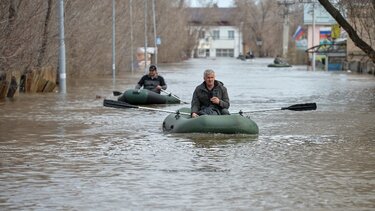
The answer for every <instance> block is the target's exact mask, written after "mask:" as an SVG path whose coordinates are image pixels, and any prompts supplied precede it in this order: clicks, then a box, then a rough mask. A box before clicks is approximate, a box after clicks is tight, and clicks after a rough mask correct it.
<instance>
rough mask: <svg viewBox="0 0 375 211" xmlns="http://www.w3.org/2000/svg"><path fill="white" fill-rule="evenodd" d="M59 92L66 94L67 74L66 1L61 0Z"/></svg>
mask: <svg viewBox="0 0 375 211" xmlns="http://www.w3.org/2000/svg"><path fill="white" fill-rule="evenodd" d="M58 4H59V7H58V8H59V38H60V48H59V90H60V93H62V94H66V72H65V31H64V0H59V2H58Z"/></svg>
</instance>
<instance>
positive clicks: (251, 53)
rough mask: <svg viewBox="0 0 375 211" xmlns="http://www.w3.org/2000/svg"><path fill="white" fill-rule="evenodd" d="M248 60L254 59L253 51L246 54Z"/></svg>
mask: <svg viewBox="0 0 375 211" xmlns="http://www.w3.org/2000/svg"><path fill="white" fill-rule="evenodd" d="M246 59H254V54H253V52H252V51H251V50H250V51H248V52H247V53H246Z"/></svg>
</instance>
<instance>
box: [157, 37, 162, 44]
mask: <svg viewBox="0 0 375 211" xmlns="http://www.w3.org/2000/svg"><path fill="white" fill-rule="evenodd" d="M160 44H161V38H160V37H159V36H157V37H156V45H160Z"/></svg>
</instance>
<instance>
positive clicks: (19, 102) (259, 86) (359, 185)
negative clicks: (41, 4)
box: [0, 59, 375, 210]
mask: <svg viewBox="0 0 375 211" xmlns="http://www.w3.org/2000/svg"><path fill="white" fill-rule="evenodd" d="M270 62H272V60H271V59H255V60H254V61H253V62H249V61H248V62H244V61H240V60H236V59H216V60H210V59H194V60H189V61H186V62H183V63H178V64H168V65H167V64H161V65H159V74H161V75H162V76H164V77H165V79H166V82H167V83H168V90H169V91H170V92H172V93H173V94H175V95H177V96H179V97H180V98H182V99H183V100H185V101H190V100H191V94H192V92H193V90H194V88H195V86H196V85H198V84H199V83H201V82H202V78H203V75H202V74H203V70H204V69H207V68H212V69H214V70H215V71H216V73H217V77H216V78H217V79H218V80H221V81H222V82H224V84H225V85H226V86H227V88H228V92H229V96H230V99H231V107H230V111H231V112H232V113H234V112H238V111H240V110H242V111H259V110H261V109H271V108H281V107H285V106H290V105H293V104H298V103H311V102H316V103H317V106H318V109H317V110H316V111H302V112H300V111H288V110H285V111H284V110H283V111H281V110H277V111H268V112H254V113H248V115H250V117H251V118H252V119H253V120H254V121H255V122H257V124H258V126H259V129H260V133H259V135H257V136H250V135H220V134H165V133H163V131H162V127H161V126H162V122H163V119H164V118H165V117H166V116H167V115H168V114H167V113H164V112H150V111H146V110H141V109H115V108H109V107H103V105H102V103H103V99H104V98H107V99H115V97H113V96H112V91H113V90H118V91H123V90H125V89H127V88H132V87H134V85H135V83H136V82H137V80H138V79H139V78H140V76H141V75H142V74H143V71H139V72H135V73H133V74H131V73H124V72H120V73H119V76H117V78H116V82H115V83H113V81H112V77H111V76H109V77H106V78H100V79H95V80H87V79H86V80H84V79H81V80H73V79H68V86H67V90H68V93H67V94H66V95H65V96H63V95H60V94H58V93H48V94H21V96H19V97H17V98H16V99H14V100H9V99H7V100H6V101H5V102H4V101H3V102H0V133H1V135H0V187H1V189H0V210H373V209H375V77H374V76H371V75H358V74H355V73H347V72H333V71H330V72H324V71H307V70H306V67H305V66H296V67H292V68H267V67H266V66H267V64H268V63H270ZM68 71H69V70H68ZM97 96H98V97H99V96H100V97H101V98H99V99H98V98H97ZM184 106H186V105H168V106H158V107H155V108H159V109H165V110H177V109H178V108H180V107H184Z"/></svg>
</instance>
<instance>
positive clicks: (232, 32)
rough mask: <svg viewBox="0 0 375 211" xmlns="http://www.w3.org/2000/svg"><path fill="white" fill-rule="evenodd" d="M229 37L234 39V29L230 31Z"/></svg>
mask: <svg viewBox="0 0 375 211" xmlns="http://www.w3.org/2000/svg"><path fill="white" fill-rule="evenodd" d="M228 39H229V40H234V31H233V30H230V31H228Z"/></svg>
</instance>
